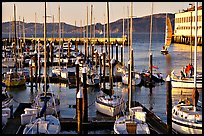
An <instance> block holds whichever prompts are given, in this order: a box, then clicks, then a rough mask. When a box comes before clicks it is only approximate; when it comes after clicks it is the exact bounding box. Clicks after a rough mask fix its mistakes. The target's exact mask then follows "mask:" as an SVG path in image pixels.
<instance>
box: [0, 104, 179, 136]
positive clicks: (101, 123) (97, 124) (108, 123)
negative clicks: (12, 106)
mask: <svg viewBox="0 0 204 136" xmlns="http://www.w3.org/2000/svg"><path fill="white" fill-rule="evenodd" d="M127 103H128V102H127ZM132 106H142V107H143V110H144V111H145V112H146V113H147V116H146V117H147V119H146V122H147V124H148V125H149V127H150V132H151V134H167V125H166V123H164V122H163V121H162V120H161V119H160V118H158V117H157V116H156V115H155V114H154V113H152V112H151V111H149V110H148V109H147V108H145V107H144V106H143V105H141V104H140V103H139V102H136V101H134V102H132ZM29 107H31V103H20V104H19V106H18V108H17V109H16V111H15V112H14V118H11V119H9V120H8V123H7V124H6V126H5V127H4V128H2V134H22V132H23V129H24V127H25V126H21V121H20V115H21V114H22V113H24V109H25V108H29ZM114 122H115V118H114V117H109V116H101V118H95V117H89V118H88V122H87V123H83V130H84V131H90V130H105V129H108V130H113V126H114ZM60 124H61V129H62V130H64V131H70V130H72V131H76V130H77V119H76V118H60ZM172 134H178V133H177V132H176V131H175V130H172Z"/></svg>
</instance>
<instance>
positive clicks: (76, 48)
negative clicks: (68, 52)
mask: <svg viewBox="0 0 204 136" xmlns="http://www.w3.org/2000/svg"><path fill="white" fill-rule="evenodd" d="M75 50H76V52H78V43H77V40H75Z"/></svg>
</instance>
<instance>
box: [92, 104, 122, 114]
mask: <svg viewBox="0 0 204 136" xmlns="http://www.w3.org/2000/svg"><path fill="white" fill-rule="evenodd" d="M95 106H96V109H97V110H98V111H99V112H100V113H103V114H105V115H108V116H111V117H114V116H116V115H118V114H119V113H120V112H121V111H122V110H123V109H124V107H125V103H124V102H123V103H121V104H120V105H117V106H114V107H112V106H108V105H105V104H102V103H99V102H97V101H96V102H95Z"/></svg>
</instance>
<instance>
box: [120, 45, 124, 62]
mask: <svg viewBox="0 0 204 136" xmlns="http://www.w3.org/2000/svg"><path fill="white" fill-rule="evenodd" d="M120 49H121V52H120V54H121V57H120V58H121V63H122V65H123V66H124V63H123V45H121V46H120Z"/></svg>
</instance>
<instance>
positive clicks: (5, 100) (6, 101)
mask: <svg viewBox="0 0 204 136" xmlns="http://www.w3.org/2000/svg"><path fill="white" fill-rule="evenodd" d="M1 101H2V126H5V125H6V123H7V121H8V118H10V117H11V107H12V106H13V98H12V97H11V96H10V95H9V93H8V92H7V91H6V87H3V86H2V94H1Z"/></svg>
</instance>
